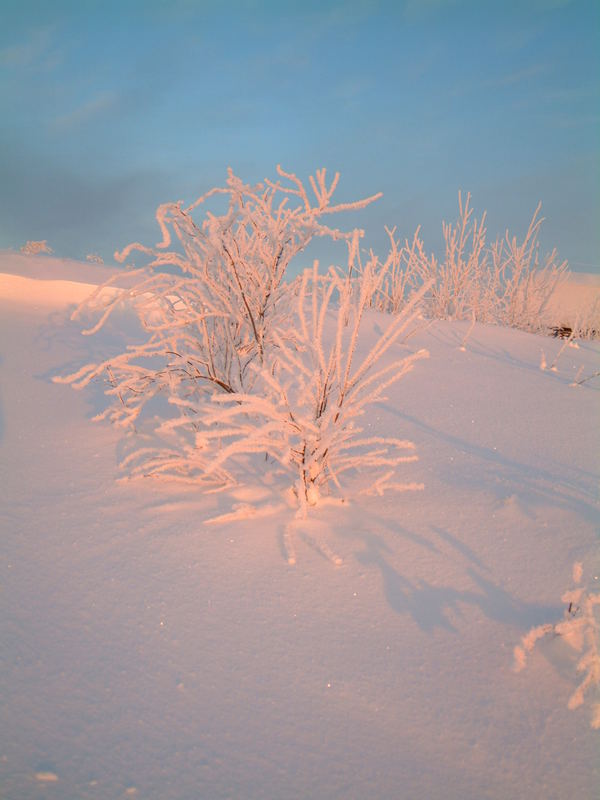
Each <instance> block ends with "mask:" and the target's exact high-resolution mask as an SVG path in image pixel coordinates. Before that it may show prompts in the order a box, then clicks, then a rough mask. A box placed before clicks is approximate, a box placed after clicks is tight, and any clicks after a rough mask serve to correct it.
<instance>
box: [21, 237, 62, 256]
mask: <svg viewBox="0 0 600 800" xmlns="http://www.w3.org/2000/svg"><path fill="white" fill-rule="evenodd" d="M21 252H22V253H23V254H24V255H26V256H37V255H39V254H40V253H52V252H54V251H53V250H52V248H51V247H49V246H48V242H47V241H46V239H42V240H41V241H38V242H36V241H33V240H30V241H28V242H25V244H24V245H23V246H22V247H21Z"/></svg>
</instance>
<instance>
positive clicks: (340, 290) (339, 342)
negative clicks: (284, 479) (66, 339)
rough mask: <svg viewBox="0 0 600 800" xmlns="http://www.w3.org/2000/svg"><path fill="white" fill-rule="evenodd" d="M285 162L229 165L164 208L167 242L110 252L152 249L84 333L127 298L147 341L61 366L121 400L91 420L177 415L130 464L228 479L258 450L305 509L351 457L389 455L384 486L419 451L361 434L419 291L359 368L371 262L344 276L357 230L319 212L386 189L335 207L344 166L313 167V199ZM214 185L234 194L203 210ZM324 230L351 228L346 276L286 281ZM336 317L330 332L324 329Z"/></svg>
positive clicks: (148, 471)
mask: <svg viewBox="0 0 600 800" xmlns="http://www.w3.org/2000/svg"><path fill="white" fill-rule="evenodd" d="M278 173H279V178H278V180H277V181H269V180H266V181H265V182H264V183H263V184H259V185H258V186H254V187H252V186H248V185H246V184H244V183H243V182H242V181H241V180H240V179H239V178H237V177H236V176H235V175H234V174H233V173H232V172H231V171H230V173H229V177H228V180H227V185H226V186H225V187H222V188H215V189H213V190H211V191H210V192H208V193H207V194H206V195H204V196H203V197H201V198H200V199H199V200H197V201H196V202H195V203H193V204H192V205H191V206H189V207H187V208H182V205H181V203H177V204H173V203H169V204H165V205H162V206H160V207H159V209H158V211H157V221H158V224H159V226H160V229H161V231H162V241H161V242H160V243H159V244H158V245H156V247H146V246H144V245H142V244H140V243H137V242H136V243H134V244H131V245H129V246H128V247H126V248H125V249H124V250H123V251H122V252H120V253H117V254H116V257H117V259H118V260H120V261H125V260H127V259H128V258H129V257H130V256H131V254H133V253H139V254H141V255H142V256H143V257H144V258H145V259H146V260H147V261H148V263H147V264H146V265H145V266H143V267H141V268H135V267H133V265H132V267H131V268H130V270H129V275H130V276H133V278H134V281H135V283H134V286H133V288H131V289H129V290H126V291H124V292H121V293H118V292H117V293H113V294H112V295H107V294H106V292H104V293H103V290H104V288H105V287H106V286H107V284H105V285H104V287H100V288H99V290H98V292H96V293H95V295H93V296H92V298H90V301H88V302H87V303H86V304H83V306H81V307H80V308H79V309H77V310H76V311H75V312H74V317H77V316H79V315H80V314H82V313H83V312H84V311H88V310H89V309H90V307H96V308H97V303H98V299H99V298H102V297H108V299H107V300H106V301H104V304H103V305H102V303H101V308H100V312H99V319H98V321H97V323H96V324H95V325H93V326H92V327H91V328H89V329H88V330H87V331H85V333H87V334H91V333H94V332H96V331H98V330H99V329H100V328H101V327H102V326H103V325H104V324H105V322H106V320H107V319H108V317H109V316H110V314H111V313H112V312H113V311H114V310H115V309H116V308H117V307H119V305H120V304H121V303H122V302H123V299H124V298H126V299H127V300H128V301H130V302H133V303H134V305H135V308H136V310H137V313H138V316H139V318H140V321H141V323H142V326H143V328H144V329H145V331H146V332H147V338H146V340H145V341H144V342H143V343H141V344H139V345H131V346H129V347H128V348H127V349H126V350H125V351H124V352H122V353H120V354H118V355H116V356H114V357H111V358H109V359H107V360H105V361H101V362H99V363H90V364H86V365H85V366H83V367H82V368H81V369H80V370H78V371H77V372H75V373H73V374H71V375H68V376H66V377H64V378H61V379H59V380H60V381H62V382H64V383H70V384H71V385H72V386H73V387H74V388H77V389H80V388H83V387H85V386H87V385H88V384H89V383H90V382H91V381H92V380H95V379H99V378H103V379H104V380H106V382H107V389H106V394H107V395H108V396H109V398H111V400H112V403H111V404H110V405H109V406H108V408H107V409H106V410H105V411H104V412H103V413H101V414H100V415H99V416H98V418H99V419H105V418H106V419H110V420H111V421H113V422H114V423H116V424H118V425H122V426H125V427H129V428H132V426H134V424H136V423H138V421H139V419H140V416H141V414H142V411H143V410H144V409H145V408H146V407H147V406H148V404H149V403H150V402H151V401H153V400H154V399H155V398H158V397H159V396H161V397H163V398H166V399H167V400H168V403H169V405H170V409H171V411H172V412H173V413H174V415H173V414H171V415H167V417H166V419H165V418H164V415H163V417H162V418H161V419H159V422H158V424H157V425H156V429H155V432H156V434H157V437H158V438H157V439H156V440H155V441H153V442H152V443H149V444H147V445H146V446H144V447H138V448H137V449H134V450H133V452H131V453H130V454H129V456H128V457H127V458H126V459H125V461H124V462H123V465H124V466H125V467H126V468H127V469H128V470H129V471H130V472H131V473H132V474H134V475H168V476H172V477H181V478H185V479H189V480H194V481H195V482H197V483H199V484H204V485H207V486H211V487H212V486H224V485H227V484H229V483H232V482H234V475H233V473H232V471H231V469H230V466H231V463H232V461H233V460H234V458H235V457H236V456H239V455H241V454H248V453H253V452H261V453H264V454H266V455H267V457H271V458H272V459H275V460H276V461H277V462H279V463H280V464H281V465H284V466H285V467H286V468H290V469H291V471H292V472H293V474H294V475H295V479H294V480H295V485H296V493H297V496H298V500H299V503H300V505H301V506H302V507H305V505H306V504H307V503H312V502H314V501H315V500H316V498H317V496H318V493H319V491H320V490H322V489H323V488H324V487H325V486H327V485H331V484H332V483H333V484H336V485H339V476H340V475H341V474H343V473H345V472H346V471H347V470H348V469H350V468H351V467H352V468H354V467H357V466H361V465H362V466H363V467H369V468H370V469H372V468H373V467H386V468H387V469H386V471H385V472H384V474H383V475H380V476H379V477H378V479H377V480H375V479H374V481H373V483H374V485H375V488H376V489H378V490H380V491H383V489H384V488H386V487H387V488H389V487H391V486H392V484H393V481H391V473H392V472H393V467H395V466H396V465H397V464H399V463H400V462H401V461H403V460H406V458H407V457H406V455H404V454H403V455H399V454H398V453H399V451H401V450H405V449H408V450H412V445H411V444H410V443H407V442H403V441H400V440H392V439H390V440H380V439H371V438H368V437H363V436H362V435H361V431H360V429H359V428H358V426H356V418H357V417H358V416H359V415H360V414H361V413H362V411H363V409H364V407H365V405H366V404H367V403H369V402H374V401H375V400H377V399H380V397H381V393H382V392H383V390H384V389H385V387H386V386H388V385H389V384H390V383H391V382H392V381H394V380H397V379H398V378H399V377H401V375H402V374H404V372H406V371H407V370H408V369H409V368H410V367H411V366H412V364H413V362H414V361H415V360H416V358H418V357H421V355H423V354H418V355H415V356H406V357H403V358H402V359H400V360H399V361H394V362H393V364H392V365H391V366H387V367H382V368H378V363H379V360H380V358H381V357H382V356H383V355H384V353H386V352H387V351H388V349H389V347H390V346H391V344H392V343H393V342H394V341H396V340H397V338H398V337H399V336H400V335H401V334H402V332H403V331H404V330H405V329H406V326H407V325H408V324H409V323H410V322H411V321H412V319H413V316H414V313H415V311H414V310H415V308H416V305H417V303H418V300H419V299H420V297H421V296H422V294H423V291H424V290H423V291H422V292H421V293H420V295H419V297H415V299H414V301H413V302H412V303H411V304H410V305H409V307H408V308H407V309H406V311H405V312H404V313H403V314H402V315H401V316H400V317H398V319H394V320H391V321H390V325H389V327H388V330H387V331H386V332H385V333H384V334H383V335H382V337H381V339H380V340H379V341H378V342H377V344H376V345H375V347H374V348H373V350H372V352H371V353H370V354H369V355H368V356H367V358H366V360H365V361H363V362H362V363H361V364H360V365H359V366H358V367H356V368H355V366H354V360H355V352H356V345H357V340H358V335H359V328H360V323H361V320H362V316H363V312H364V310H365V308H366V307H367V305H368V302H369V298H370V297H371V296H372V295H373V291H374V282H375V280H376V276H375V272H374V271H373V269H372V268H371V267H370V266H368V265H367V268H366V269H365V270H363V271H362V273H361V276H360V278H358V279H356V277H353V276H352V274H351V273H352V262H353V259H354V258H355V255H356V253H357V252H358V241H359V239H360V237H361V235H362V232H361V231H359V230H357V229H355V230H351V231H349V232H342V231H340V230H339V229H337V228H332V227H330V226H328V225H326V224H325V222H324V218H326V216H327V215H330V214H333V213H337V212H341V211H346V210H356V209H360V208H363V207H364V206H365V205H367V204H368V203H370V202H371V201H372V200H374V199H375V198H376V197H377V196H373V197H371V198H367V199H365V200H361V201H358V202H355V203H347V204H338V205H334V204H332V202H331V200H332V195H333V193H334V191H335V188H336V186H337V182H338V177H339V176H337V175H336V177H335V178H334V180H333V181H332V182H331V183H330V184H329V185H328V184H327V182H326V173H325V170H320V171H317V173H316V177H315V178H313V177H311V178H310V186H311V189H312V195H313V196H312V197H309V193H308V191H307V190H306V189H305V187H304V185H303V183H302V182H301V181H300V180H299V179H298V178H297V177H296V176H295V175H293V174H290V173H286V172H284V171H283V170H281V169H280V168H278ZM219 196H221V197H225V199H226V201H227V209H226V211H225V213H221V214H216V213H213V212H210V211H207V212H206V214H205V217H204V219H203V220H202V221H201V222H197V221H195V220H194V218H193V212H194V211H196V210H197V209H198V208H199V207H200V206H201V205H202V204H204V203H206V201H208V200H209V199H211V198H218V197H219ZM315 236H327V237H330V238H332V239H340V240H345V241H347V243H348V252H349V269H348V273H347V275H345V277H344V278H343V279H341V278H340V277H339V276H337V275H336V273H335V271H331V272H330V273H329V274H328V275H327V276H319V275H318V271H317V270H316V268H315V270H314V271H313V272H310V276H309V274H308V273H306V274H305V275H304V277H303V278H302V279H300V280H297V281H296V282H295V283H291V284H290V283H288V282H286V281H285V280H284V277H285V274H286V271H287V268H288V265H289V263H290V261H291V260H292V258H294V256H296V255H297V254H298V253H300V252H301V251H302V250H303V249H304V248H305V247H306V245H307V244H308V243H309V242H310V241H311V239H312V238H314V237H315ZM109 283H111V282H110V281H109ZM332 320H335V321H334V322H332ZM332 325H333V328H332V335H333V337H334V340H333V343H331V342H329V340H328V339H327V336H326V334H325V329H326V328H330V327H331V326H332ZM351 452H352V455H350V453H351ZM408 458H409V459H410V460H413V459H414V454H412V453H411V454H410V455H409V456H408Z"/></svg>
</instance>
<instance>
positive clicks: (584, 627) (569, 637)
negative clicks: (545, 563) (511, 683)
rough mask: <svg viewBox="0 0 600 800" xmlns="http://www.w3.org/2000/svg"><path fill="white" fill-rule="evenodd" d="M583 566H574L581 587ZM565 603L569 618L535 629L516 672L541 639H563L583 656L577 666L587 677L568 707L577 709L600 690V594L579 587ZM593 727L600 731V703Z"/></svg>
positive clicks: (518, 653) (520, 649) (525, 640)
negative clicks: (550, 636) (550, 635)
mask: <svg viewBox="0 0 600 800" xmlns="http://www.w3.org/2000/svg"><path fill="white" fill-rule="evenodd" d="M582 576H583V567H582V564H581V563H580V562H576V563H575V564H574V566H573V582H574V583H575V584H581V579H582ZM561 599H562V601H563V603H568V607H567V609H566V611H565V617H564V619H563V620H562V621H561V622H558V623H556V624H555V625H550V624H547V625H540V626H538V627H536V628H532V629H531V630H530V631H529V632H528V633H527V634H526V635H525V636H523V637H522V639H521V644H520V645H518V646H517V647H515V650H514V657H515V669H516V670H517V671H520V670H521V669H523V667H525V664H526V661H527V654H528V653H531V652H532V651H533V648H534V646H535V643H536V642H537V641H538V639H542V638H543V637H544V636H546V635H547V634H548V633H554V634H555V635H557V636H560V637H561V638H562V639H563V641H565V642H566V643H567V644H568V645H569V646H570V647H572V648H573V649H574V650H575V651H576V652H578V653H581V654H582V655H581V658H580V659H579V661H578V663H577V671H578V672H582V673H584V678H583V680H582V682H581V683H580V684H579V686H578V687H577V689H576V690H575V691H574V692H573V694H572V695H571V697H570V698H569V701H568V704H567V705H568V708H570V709H574V708H578V707H579V706H581V705H582V704H583V702H584V696H585V693H586V692H587V691H588V690H590V689H594V688H596V690H597V689H598V687H600V624H599V622H598V617H597V614H596V609H597V608H599V607H600V592H593V591H591V590H590V589H589V588H588V587H585V586H581V585H578V586H576V588H575V589H571V590H569V591H567V592H565V593H564V594H563V595H562V598H561ZM591 726H592V728H600V703H595V704H593V706H592V720H591Z"/></svg>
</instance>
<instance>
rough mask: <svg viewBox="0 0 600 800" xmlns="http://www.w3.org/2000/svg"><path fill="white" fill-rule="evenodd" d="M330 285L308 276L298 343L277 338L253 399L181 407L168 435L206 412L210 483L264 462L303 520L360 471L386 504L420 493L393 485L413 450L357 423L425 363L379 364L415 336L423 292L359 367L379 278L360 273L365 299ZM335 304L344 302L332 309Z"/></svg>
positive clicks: (300, 297) (332, 279) (335, 282)
mask: <svg viewBox="0 0 600 800" xmlns="http://www.w3.org/2000/svg"><path fill="white" fill-rule="evenodd" d="M328 278H329V279H325V280H324V279H323V278H322V277H320V276H319V274H318V271H317V263H316V262H315V265H314V268H313V270H312V271H311V270H306V271H305V272H304V274H303V276H302V279H301V281H300V285H299V287H298V292H297V299H296V306H295V313H294V316H293V320H292V322H293V324H294V326H295V327H297V330H298V334H297V337H296V338H295V339H294V341H293V342H290V341H286V339H285V338H284V337H283V336H282V335H280V333H279V332H278V331H275V332H274V339H275V345H276V350H275V353H274V356H273V359H272V361H271V362H270V363H269V364H268V366H267V365H262V366H261V365H260V364H258V363H256V364H254V365H253V367H254V371H255V373H256V382H255V384H254V385H255V389H256V390H255V391H254V392H251V393H243V394H242V393H239V394H235V395H232V394H229V395H228V394H215V395H213V397H212V403H213V406H214V407H213V410H212V411H211V410H210V409H207V407H206V406H204V407H203V408H202V409H200V408H199V407H198V406H196V405H195V404H194V403H193V402H190V401H183V400H178V401H177V403H178V404H179V405H181V406H183V407H184V408H185V409H186V410H188V411H189V412H191V416H190V417H188V419H186V418H183V417H182V418H179V419H178V420H175V421H173V422H170V423H166V426H165V427H168V428H169V429H170V430H179V431H180V430H181V429H182V428H187V427H189V419H192V418H193V419H196V418H197V417H198V415H199V414H200V412H202V413H203V424H202V429H201V430H200V431H199V432H198V433H197V434H196V445H197V447H198V448H199V451H200V452H214V450H215V447H214V445H215V443H216V442H219V443H220V448H219V451H218V453H217V454H216V455H215V458H214V460H213V462H212V464H211V465H210V467H209V468H208V470H209V473H210V471H212V470H219V469H221V468H222V467H224V466H226V465H227V464H228V463H229V461H230V460H231V459H233V458H235V457H236V456H238V455H240V454H249V453H267V454H268V455H269V456H270V457H271V458H273V459H274V460H276V461H277V462H278V463H279V464H280V465H281V466H283V467H284V468H285V469H286V470H289V471H290V472H291V474H292V476H293V479H294V490H295V493H296V495H297V498H298V500H299V503H300V507H301V509H303V510H305V509H306V506H307V505H314V504H315V503H316V502H317V501H318V499H319V496H320V494H321V492H322V491H323V490H324V489H326V488H327V487H330V486H331V485H332V484H333V485H335V486H336V487H337V488H338V489H341V488H342V487H341V480H342V476H344V477H345V476H346V473H348V472H349V471H351V470H356V469H358V470H364V471H366V472H367V473H368V474H367V477H368V483H367V486H366V489H365V491H370V492H377V493H380V494H381V493H383V492H384V491H385V490H386V489H395V490H415V489H422V488H423V486H422V484H416V483H406V482H404V483H398V482H397V481H396V480H395V470H396V467H397V466H398V465H399V464H401V463H406V462H410V461H415V460H416V459H417V456H416V455H415V452H414V445H413V443H412V442H408V441H405V440H400V439H396V438H392V437H377V436H369V435H368V434H365V431H364V428H363V427H361V425H360V420H361V417H362V415H363V414H364V411H365V409H366V408H367V407H368V406H369V405H370V404H372V403H375V402H376V401H378V400H382V399H383V394H384V392H385V390H386V388H387V387H388V386H390V385H391V384H392V383H394V382H396V381H398V380H399V379H400V378H401V377H402V376H403V375H405V374H406V373H407V372H409V371H410V370H411V369H412V368H413V366H414V364H415V362H416V361H417V360H419V359H421V358H424V357H426V356H427V352H426V351H424V350H420V351H418V352H416V353H411V354H405V355H403V356H402V357H401V358H395V359H393V360H392V361H391V362H390V363H387V364H385V365H382V363H381V360H382V358H383V356H384V355H385V354H386V353H387V352H388V351H389V349H390V347H391V346H392V345H393V344H394V343H395V342H396V341H397V340H398V339H399V338H400V337H401V336H402V335H403V334H404V335H406V333H407V332H408V331H409V330H410V326H411V324H412V323H413V322H414V320H415V318H416V316H417V314H418V313H419V301H420V299H421V296H422V294H423V292H424V291H425V290H423V291H422V292H421V293H420V294H417V295H415V296H414V297H413V300H412V302H411V303H410V304H408V305H407V306H405V308H404V309H403V311H402V312H401V313H400V314H399V315H397V316H395V317H393V318H392V319H391V320H390V322H389V324H388V326H387V328H386V330H385V331H384V332H383V334H382V335H381V336H380V338H379V339H378V340H377V341H376V343H375V345H374V346H373V347H372V349H371V350H370V351H369V352H368V353H367V354H366V355H363V356H362V357H361V358H357V353H356V350H357V345H358V342H359V336H360V329H361V322H362V320H363V315H364V311H365V309H366V307H367V302H368V298H369V296H370V294H371V292H372V284H371V281H372V280H374V279H375V277H374V275H373V274H372V273H371V272H370V271H369V270H366V271H365V272H364V273H363V279H362V291H361V292H360V293H359V294H355V293H354V292H348V291H346V285H345V283H344V282H343V281H341V280H340V279H339V278H338V277H337V276H336V273H335V272H334V271H332V272H331V273H330V275H329V276H328ZM336 295H337V296H338V297H339V299H338V301H337V302H334V297H335V296H336Z"/></svg>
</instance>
